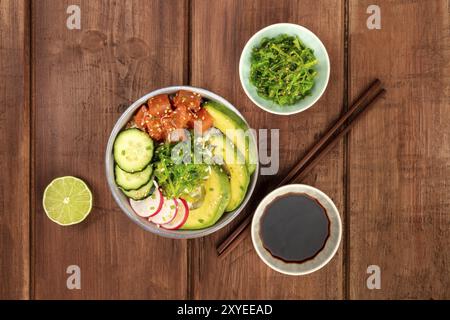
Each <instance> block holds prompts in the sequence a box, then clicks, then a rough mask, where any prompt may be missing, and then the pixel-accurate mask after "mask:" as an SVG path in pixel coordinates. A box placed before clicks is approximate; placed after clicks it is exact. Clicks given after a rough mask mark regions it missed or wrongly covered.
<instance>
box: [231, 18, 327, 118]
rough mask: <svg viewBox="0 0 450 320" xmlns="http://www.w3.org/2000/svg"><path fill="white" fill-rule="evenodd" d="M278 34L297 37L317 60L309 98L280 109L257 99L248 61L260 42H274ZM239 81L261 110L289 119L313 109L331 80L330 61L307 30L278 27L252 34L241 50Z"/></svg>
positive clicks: (292, 25) (270, 27)
mask: <svg viewBox="0 0 450 320" xmlns="http://www.w3.org/2000/svg"><path fill="white" fill-rule="evenodd" d="M279 34H288V35H297V36H298V37H299V38H300V40H301V41H302V42H303V43H304V44H305V45H306V46H307V47H309V48H311V49H313V50H314V55H315V56H316V58H317V59H318V60H319V62H318V64H317V66H316V67H315V69H316V70H317V77H316V78H315V83H314V87H313V88H312V91H311V95H309V96H307V97H305V98H304V99H302V100H300V101H299V102H297V103H296V104H293V105H290V106H279V105H277V104H276V103H274V102H272V101H270V100H266V99H264V98H262V97H260V96H259V95H258V93H257V92H256V88H255V86H253V85H252V84H251V83H250V79H249V78H250V64H251V63H250V57H251V53H252V49H253V48H254V47H256V46H258V45H259V43H260V42H261V39H263V38H265V37H268V38H273V37H275V36H277V35H279ZM239 78H240V80H241V85H242V88H243V89H244V91H245V93H246V94H247V96H248V97H249V99H250V100H252V101H253V103H254V104H256V105H257V106H258V107H260V108H261V109H263V110H265V111H267V112H270V113H274V114H279V115H290V114H294V113H299V112H302V111H305V110H306V109H308V108H310V107H311V106H313V105H314V104H315V103H316V102H317V100H319V98H320V97H321V96H322V94H323V93H324V92H325V89H326V87H327V85H328V80H329V78H330V59H329V57H328V53H327V50H326V49H325V46H324V45H323V43H322V41H320V39H319V38H318V37H317V36H316V35H315V34H314V33H312V32H311V31H310V30H308V29H307V28H305V27H302V26H300V25H297V24H292V23H277V24H273V25H270V26H268V27H265V28H264V29H261V30H260V31H258V32H257V33H255V34H254V35H253V36H252V37H251V38H250V40H248V42H247V44H246V45H245V47H244V50H242V54H241V59H240V61H239Z"/></svg>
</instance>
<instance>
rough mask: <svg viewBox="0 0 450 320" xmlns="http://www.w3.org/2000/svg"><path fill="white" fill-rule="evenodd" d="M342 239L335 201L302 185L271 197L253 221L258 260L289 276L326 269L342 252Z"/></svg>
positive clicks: (272, 194)
mask: <svg viewBox="0 0 450 320" xmlns="http://www.w3.org/2000/svg"><path fill="white" fill-rule="evenodd" d="M341 236H342V223H341V218H340V216H339V212H338V210H337V208H336V206H335V205H334V203H333V201H332V200H331V199H330V198H329V197H328V196H327V195H326V194H325V193H323V192H322V191H320V190H318V189H316V188H313V187H311V186H307V185H303V184H291V185H286V186H283V187H281V188H278V189H275V190H274V191H272V192H271V193H269V194H268V195H267V196H266V197H265V198H264V199H263V200H262V201H261V203H260V204H259V206H258V208H257V209H256V212H255V215H254V217H253V221H252V241H253V245H254V247H255V249H256V252H257V253H258V256H259V257H260V258H261V259H262V260H263V261H264V263H266V264H267V265H268V266H269V267H270V268H272V269H274V270H275V271H278V272H280V273H284V274H287V275H305V274H309V273H312V272H314V271H316V270H319V269H320V268H322V267H323V266H325V265H326V264H327V263H328V262H329V261H330V260H331V259H332V258H333V256H334V255H335V253H336V251H337V249H338V248H339V244H340V242H341Z"/></svg>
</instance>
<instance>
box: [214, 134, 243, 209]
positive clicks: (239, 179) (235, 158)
mask: <svg viewBox="0 0 450 320" xmlns="http://www.w3.org/2000/svg"><path fill="white" fill-rule="evenodd" d="M208 141H209V143H210V144H211V146H212V147H213V150H212V153H213V155H214V157H215V159H216V161H218V162H219V163H220V164H223V166H224V168H225V169H226V171H227V172H228V175H229V177H230V187H231V195H230V202H229V203H228V206H227V208H226V209H225V211H226V212H230V211H233V210H235V209H236V208H237V207H239V205H240V204H241V203H242V201H243V200H244V198H245V195H246V194H247V189H248V185H249V183H250V174H249V172H248V170H247V166H246V164H245V159H244V156H243V155H242V154H241V152H240V151H239V150H238V149H237V148H236V147H235V145H234V144H233V143H232V142H231V141H230V140H229V139H228V138H227V137H225V136H224V135H222V134H221V133H219V135H211V136H210V137H209V139H208Z"/></svg>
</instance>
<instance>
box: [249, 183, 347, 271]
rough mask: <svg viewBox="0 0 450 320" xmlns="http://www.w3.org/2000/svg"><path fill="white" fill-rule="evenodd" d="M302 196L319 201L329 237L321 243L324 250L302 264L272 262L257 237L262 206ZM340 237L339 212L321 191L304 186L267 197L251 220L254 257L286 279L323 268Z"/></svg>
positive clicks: (337, 244)
mask: <svg viewBox="0 0 450 320" xmlns="http://www.w3.org/2000/svg"><path fill="white" fill-rule="evenodd" d="M291 192H293V193H305V194H307V195H309V196H311V197H313V198H315V199H317V201H319V203H320V204H321V205H322V206H323V207H324V208H325V210H326V212H327V215H328V219H329V220H330V236H329V238H328V240H327V242H326V243H325V246H324V248H323V249H322V250H321V251H320V252H319V253H318V254H317V256H315V257H314V258H313V259H311V260H308V261H305V262H303V263H292V262H290V263H286V262H284V261H282V260H280V259H277V258H274V257H273V256H272V255H271V254H270V252H269V251H268V250H267V249H266V248H264V246H263V244H262V240H261V237H260V232H259V231H260V222H261V216H262V214H263V213H264V209H265V208H266V206H267V205H268V204H269V203H271V202H272V201H273V200H274V199H275V198H277V197H279V196H281V195H284V194H287V193H291ZM341 237H342V222H341V218H340V216H339V211H338V209H337V208H336V206H335V205H334V203H333V201H332V200H331V199H330V198H329V197H328V196H327V195H326V194H325V193H323V192H322V191H320V190H319V189H316V188H314V187H311V186H308V185H304V184H289V185H286V186H283V187H280V188H278V189H275V190H273V191H272V192H271V193H269V194H268V195H267V196H266V197H265V198H264V199H263V200H262V201H261V203H260V204H259V206H258V208H257V209H256V212H255V215H254V216H253V220H252V241H253V246H254V247H255V249H256V252H257V253H258V256H259V257H260V258H261V260H262V261H264V263H265V264H267V265H268V266H269V267H270V268H272V269H273V270H275V271H278V272H280V273H284V274H287V275H293V276H300V275H305V274H308V273H312V272H314V271H316V270H319V269H320V268H322V267H323V266H325V265H326V264H327V263H328V262H329V261H330V260H331V259H332V258H333V256H334V255H335V254H336V251H337V250H338V248H339V244H340V243H341Z"/></svg>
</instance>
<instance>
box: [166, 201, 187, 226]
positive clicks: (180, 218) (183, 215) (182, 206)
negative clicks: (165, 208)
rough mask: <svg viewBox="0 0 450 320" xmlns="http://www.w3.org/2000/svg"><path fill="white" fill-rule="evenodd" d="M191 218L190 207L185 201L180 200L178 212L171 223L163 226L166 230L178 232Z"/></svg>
mask: <svg viewBox="0 0 450 320" xmlns="http://www.w3.org/2000/svg"><path fill="white" fill-rule="evenodd" d="M188 216H189V205H188V203H187V202H186V200H184V199H178V212H177V215H176V216H175V218H173V220H172V221H170V222H169V223H166V224H164V225H162V226H161V227H163V228H164V229H168V230H176V229H179V228H181V227H182V226H183V224H184V223H185V222H186V220H187V218H188Z"/></svg>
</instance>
